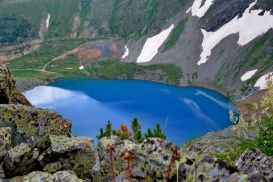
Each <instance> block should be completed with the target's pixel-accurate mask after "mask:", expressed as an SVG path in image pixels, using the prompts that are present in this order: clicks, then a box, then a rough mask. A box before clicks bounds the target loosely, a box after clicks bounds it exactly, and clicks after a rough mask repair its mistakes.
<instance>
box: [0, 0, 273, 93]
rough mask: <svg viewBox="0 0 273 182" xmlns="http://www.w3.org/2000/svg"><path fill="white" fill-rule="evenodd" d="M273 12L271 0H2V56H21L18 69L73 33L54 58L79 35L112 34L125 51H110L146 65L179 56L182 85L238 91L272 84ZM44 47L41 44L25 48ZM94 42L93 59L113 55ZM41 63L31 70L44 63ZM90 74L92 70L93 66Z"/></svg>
mask: <svg viewBox="0 0 273 182" xmlns="http://www.w3.org/2000/svg"><path fill="white" fill-rule="evenodd" d="M30 10H31V11H30ZM272 13H273V2H272V1H270V0H230V1H224V0H168V1H164V0H143V1H133V0H127V1H125V0H54V1H53V0H2V1H0V26H1V30H0V46H1V47H2V48H1V49H0V60H10V59H16V60H15V61H14V62H13V64H12V62H11V64H10V65H9V67H10V68H11V70H12V72H18V69H21V70H22V69H23V70H24V69H29V67H31V68H33V65H31V64H32V62H36V61H37V60H39V56H38V55H39V54H40V52H44V49H45V48H44V47H46V46H44V44H46V45H47V44H51V45H52V47H53V49H54V47H55V42H56V41H60V40H64V39H65V40H66V41H68V42H67V43H65V42H64V44H70V45H69V46H67V48H65V49H62V51H61V50H60V51H56V52H58V54H59V55H54V56H51V57H53V58H54V57H58V56H61V55H63V54H64V53H66V52H67V51H70V50H73V49H75V48H77V47H78V46H80V44H79V42H80V43H83V42H89V41H92V42H94V41H95V44H96V40H98V39H111V40H112V41H113V46H116V47H115V51H116V52H117V53H118V54H115V56H112V57H111V56H110V58H118V59H120V60H122V61H123V62H125V63H127V62H130V63H131V62H137V63H138V64H141V65H151V64H157V65H158V64H175V65H176V66H178V67H179V68H180V69H181V71H182V72H183V74H181V75H180V76H181V78H180V85H191V84H194V85H200V86H204V87H208V88H212V89H216V90H219V91H222V92H224V93H226V94H229V95H230V96H234V97H238V96H241V95H246V94H248V93H249V92H251V91H254V90H256V89H259V88H264V80H265V79H264V78H265V76H264V77H262V76H263V75H265V74H268V73H269V72H272V71H273V64H272V60H273V52H272V51H273V44H272V42H273V30H272V28H273V23H272V22H273V15H272ZM82 38H85V40H83V39H82ZM90 38H92V40H91V39H90ZM79 40H80V41H79ZM69 41H70V42H69ZM75 41H77V42H78V43H75ZM71 42H72V43H73V44H72V43H71ZM71 45H74V46H71ZM95 47H97V46H95ZM37 49H39V51H40V52H39V51H38V52H37V53H36V54H35V52H34V53H32V54H30V56H25V55H26V54H29V53H31V52H33V51H35V50H36V51H37ZM89 49H90V50H91V51H90V50H89V51H86V52H87V53H86V54H92V55H91V57H92V61H93V60H94V59H95V60H101V59H105V57H100V56H97V55H98V51H101V49H100V48H96V50H95V51H93V49H94V48H93V47H92V48H89ZM53 52H54V51H53ZM49 54H50V53H49ZM94 54H95V56H94ZM122 55H123V56H122ZM21 56H23V57H21ZM19 57H21V58H19ZM49 57H50V56H49ZM76 57H77V56H76ZM88 57H90V56H88ZM94 57H95V58H94ZM93 58H94V59H93ZM107 58H109V57H107ZM26 60H27V61H28V62H26V63H25V64H24V65H26V66H25V67H20V68H18V66H17V65H18V64H17V63H23V61H26ZM54 61H55V60H54V59H53V60H52V58H50V59H49V58H48V59H47V60H44V61H43V62H42V63H41V64H40V65H39V66H40V67H43V66H45V64H46V63H48V65H47V66H48V67H47V66H46V67H45V69H42V71H43V74H44V71H49V72H52V70H48V69H47V68H50V66H51V64H53V65H54ZM71 61H74V62H79V63H80V64H79V65H78V64H77V65H78V66H76V67H77V68H79V66H81V65H83V66H88V65H87V63H86V59H81V57H80V58H79V57H77V58H75V57H70V62H71ZM70 62H69V61H68V63H67V64H68V65H70V64H71V63H70ZM37 64H38V63H35V65H37ZM64 64H65V63H64ZM14 65H15V66H14ZM129 65H130V64H129ZM125 67H126V66H125ZM61 68H64V67H61ZM69 68H70V67H69ZM77 68H76V69H77ZM33 69H36V70H26V71H28V72H30V71H32V72H34V71H36V72H37V71H41V70H40V68H36V67H34V68H33ZM82 69H83V70H84V67H82ZM83 70H82V71H83ZM125 70H126V69H125ZM73 71H74V72H76V71H79V70H73ZM141 73H143V72H140V73H138V75H141ZM47 74H48V72H47ZM58 74H60V73H58ZM83 74H86V75H89V76H90V75H91V76H92V74H90V70H85V72H84V73H83ZM21 75H22V74H21ZM23 75H26V74H23ZM27 75H33V74H27ZM16 76H18V75H16ZM97 76H98V75H97ZM117 77H118V78H127V77H128V76H127V77H126V76H124V75H123V74H121V73H119V74H118V76H117ZM139 78H141V76H139ZM144 78H145V76H144ZM260 78H261V79H260Z"/></svg>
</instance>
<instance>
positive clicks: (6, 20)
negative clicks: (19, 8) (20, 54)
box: [0, 15, 34, 45]
mask: <svg viewBox="0 0 273 182" xmlns="http://www.w3.org/2000/svg"><path fill="white" fill-rule="evenodd" d="M0 27H1V29H0V45H4V44H7V43H22V42H23V41H24V40H26V39H28V38H30V37H33V36H34V34H33V33H32V31H31V24H30V23H29V22H28V21H27V20H25V19H22V18H18V17H16V16H15V15H12V16H5V17H3V18H0Z"/></svg>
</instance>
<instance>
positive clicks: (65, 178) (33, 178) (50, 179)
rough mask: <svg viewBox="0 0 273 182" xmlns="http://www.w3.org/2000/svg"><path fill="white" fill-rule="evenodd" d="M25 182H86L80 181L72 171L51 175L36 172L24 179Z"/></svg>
mask: <svg viewBox="0 0 273 182" xmlns="http://www.w3.org/2000/svg"><path fill="white" fill-rule="evenodd" d="M23 181H24V182H41V181H43V182H54V181H61V182H71V181H73V182H83V181H84V180H81V179H79V178H78V177H77V176H76V175H75V174H74V173H73V172H71V171H59V172H56V173H54V174H50V173H47V172H41V171H34V172H32V173H30V174H28V175H26V176H24V177H23Z"/></svg>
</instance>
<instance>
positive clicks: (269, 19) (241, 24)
mask: <svg viewBox="0 0 273 182" xmlns="http://www.w3.org/2000/svg"><path fill="white" fill-rule="evenodd" d="M256 3H257V0H256V1H255V2H253V3H251V4H250V6H249V7H248V8H247V9H246V10H245V12H244V13H243V16H242V17H241V18H239V16H237V17H235V18H234V19H232V20H231V21H230V22H228V23H227V24H225V25H223V26H222V27H221V28H220V29H218V30H217V31H215V32H206V31H205V30H204V29H201V31H202V33H203V36H204V39H203V42H202V47H203V51H202V53H201V55H200V60H199V61H198V63H197V64H198V65H201V64H203V63H206V61H207V59H208V57H209V56H210V55H211V51H212V49H213V48H214V47H215V46H216V45H217V44H218V43H219V42H221V41H222V40H223V39H224V38H225V37H227V36H229V35H232V34H237V33H238V34H239V40H238V42H237V43H238V44H239V45H240V46H243V45H246V44H248V43H249V42H251V41H252V40H254V39H255V38H256V37H258V36H260V35H262V34H264V33H266V32H267V31H268V30H270V29H271V28H273V16H272V15H271V14H270V11H265V13H264V15H263V16H259V13H260V12H262V11H263V10H251V11H250V9H251V8H252V7H253V6H254V5H255V4H256Z"/></svg>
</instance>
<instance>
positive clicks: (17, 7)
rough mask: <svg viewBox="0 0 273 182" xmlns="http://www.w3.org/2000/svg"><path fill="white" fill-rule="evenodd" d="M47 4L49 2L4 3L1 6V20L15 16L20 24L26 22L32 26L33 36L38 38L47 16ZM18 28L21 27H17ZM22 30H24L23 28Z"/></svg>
mask: <svg viewBox="0 0 273 182" xmlns="http://www.w3.org/2000/svg"><path fill="white" fill-rule="evenodd" d="M47 2H48V0H43V1H37V0H28V1H15V0H9V1H4V2H2V3H1V6H0V17H1V18H0V19H3V18H5V17H13V16H14V17H16V19H17V21H18V22H20V21H21V20H24V21H26V22H28V23H29V24H30V26H31V35H32V36H35V37H37V36H38V32H39V30H40V27H41V21H42V19H45V18H46V16H47V5H46V3H47ZM17 25H18V24H17ZM10 28H11V27H10ZM17 28H19V27H18V26H17ZM1 29H2V26H1ZM20 29H22V27H21V28H20ZM28 31H29V29H28ZM2 36H3V34H0V37H2Z"/></svg>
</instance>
